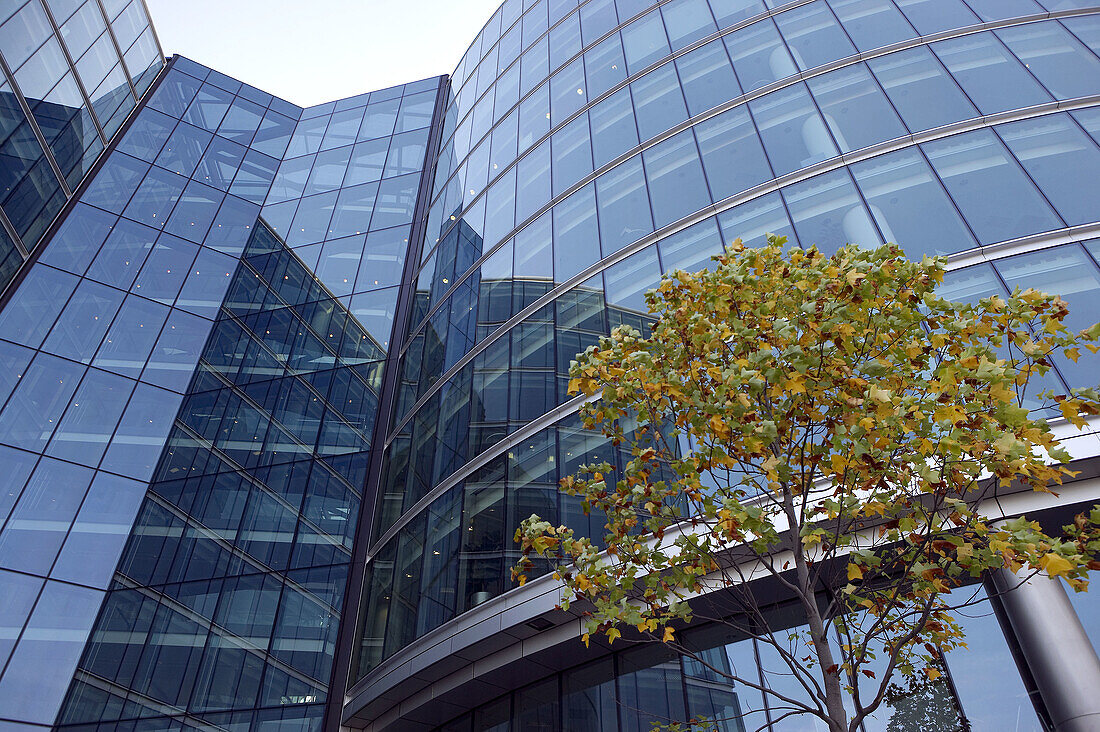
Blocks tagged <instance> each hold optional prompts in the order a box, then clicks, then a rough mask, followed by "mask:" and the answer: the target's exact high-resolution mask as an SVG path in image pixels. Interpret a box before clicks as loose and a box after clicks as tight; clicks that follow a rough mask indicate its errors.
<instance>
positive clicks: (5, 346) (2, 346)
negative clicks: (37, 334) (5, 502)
mask: <svg viewBox="0 0 1100 732" xmlns="http://www.w3.org/2000/svg"><path fill="white" fill-rule="evenodd" d="M33 357H34V351H32V350H30V349H28V348H23V347H22V346H17V345H15V344H14V343H7V342H5V341H0V404H2V403H3V402H6V401H7V400H8V397H9V396H11V392H12V390H13V389H15V387H16V386H17V385H18V384H19V380H20V379H22V378H23V372H24V371H26V369H27V364H29V363H30V362H31V358H33ZM0 520H2V517H0Z"/></svg>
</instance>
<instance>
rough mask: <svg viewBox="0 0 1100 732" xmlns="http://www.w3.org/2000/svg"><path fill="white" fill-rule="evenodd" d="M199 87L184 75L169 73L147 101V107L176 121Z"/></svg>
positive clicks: (196, 82) (181, 115)
mask: <svg viewBox="0 0 1100 732" xmlns="http://www.w3.org/2000/svg"><path fill="white" fill-rule="evenodd" d="M200 86H202V85H201V84H200V83H199V82H198V81H196V80H195V79H192V78H191V77H190V76H188V75H186V74H181V73H179V72H172V73H169V74H168V76H166V77H165V78H164V81H163V82H161V85H160V86H159V87H157V91H156V93H155V94H153V97H152V99H150V100H149V106H150V107H152V108H153V109H159V110H160V111H162V112H164V113H165V114H167V115H170V116H172V117H175V118H177V119H178V118H180V117H183V113H184V112H185V111H186V110H187V106H188V105H189V104H191V100H192V99H194V98H195V94H196V93H197V92H198V91H199V87H200Z"/></svg>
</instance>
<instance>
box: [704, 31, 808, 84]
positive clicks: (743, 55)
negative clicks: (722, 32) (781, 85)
mask: <svg viewBox="0 0 1100 732" xmlns="http://www.w3.org/2000/svg"><path fill="white" fill-rule="evenodd" d="M723 40H724V41H725V44H726V49H727V50H728V51H729V54H730V58H731V59H733V68H734V70H736V71H737V78H738V79H739V80H740V81H741V88H742V89H744V90H745V91H752V90H753V89H758V88H760V87H762V86H764V85H765V84H770V83H771V82H773V81H777V80H779V79H782V78H784V77H787V76H790V75H791V74H795V73H797V72H798V69H797V68H795V65H794V61H792V60H791V55H790V54H789V53H788V52H787V48H786V46H784V45H783V41H782V40H781V39H780V38H779V33H778V31H776V29H775V24H774V23H773V22H772V21H770V20H763V21H760V22H758V23H753V24H752V25H750V26H748V27H747V28H742V29H741V30H739V31H736V32H734V33H731V34H730V35H728V36H724V38H723Z"/></svg>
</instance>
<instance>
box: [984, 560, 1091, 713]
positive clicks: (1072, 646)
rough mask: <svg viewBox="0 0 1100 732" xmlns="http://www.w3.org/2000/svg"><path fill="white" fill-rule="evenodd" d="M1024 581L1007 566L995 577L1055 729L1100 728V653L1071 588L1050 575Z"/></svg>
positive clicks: (1011, 623)
mask: <svg viewBox="0 0 1100 732" xmlns="http://www.w3.org/2000/svg"><path fill="white" fill-rule="evenodd" d="M1020 580H1021V578H1020V577H1017V576H1016V575H1014V574H1013V573H1011V572H1009V571H1008V570H1006V569H1001V570H997V571H996V572H994V573H993V576H992V581H993V586H994V587H995V588H996V589H997V591H998V592H999V593H1003V594H1001V595H1000V601H1001V604H1002V606H1003V607H1004V610H1005V614H1006V615H1007V617H1008V622H1009V624H1010V625H1011V626H1012V628H1011V629H1012V633H1013V634H1014V635H1015V638H1016V642H1017V644H1018V645H1019V648H1020V652H1021V655H1022V656H1023V658H1024V660H1025V661H1026V663H1027V666H1028V670H1029V671H1030V672H1031V675H1032V677H1033V678H1034V679H1035V685H1036V687H1037V688H1038V692H1039V696H1040V697H1041V698H1042V700H1043V704H1044V705H1045V706H1046V709H1047V712H1048V713H1049V714H1050V717H1051V720H1052V721H1053V723H1054V729H1055V732H1095V731H1096V730H1100V658H1097V655H1096V651H1095V649H1093V647H1092V643H1090V642H1089V638H1088V635H1086V633H1085V629H1084V628H1083V627H1082V626H1081V621H1080V619H1078V617H1077V613H1076V612H1074V609H1073V605H1071V604H1070V601H1069V596H1068V595H1067V594H1066V589H1065V587H1063V586H1062V582H1061V580H1057V579H1054V580H1052V579H1049V578H1047V577H1033V578H1032V579H1030V580H1028V581H1027V582H1025V583H1023V584H1022V585H1020ZM1017 585H1019V586H1017Z"/></svg>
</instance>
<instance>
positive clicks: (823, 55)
mask: <svg viewBox="0 0 1100 732" xmlns="http://www.w3.org/2000/svg"><path fill="white" fill-rule="evenodd" d="M775 22H776V24H777V25H778V26H779V32H780V33H782V34H783V38H784V39H786V41H787V45H788V46H789V47H790V49H791V54H792V55H793V56H794V60H795V61H796V62H797V63H798V66H799V68H801V69H803V70H805V69H811V68H813V67H815V66H820V65H821V64H823V63H827V62H829V61H833V60H834V59H838V58H844V57H845V56H850V55H851V54H853V53H855V51H856V49H855V47H854V46H852V42H851V41H850V40H848V34H847V33H845V32H844V30H843V29H842V28H841V27H840V24H839V23H837V21H836V18H834V17H833V14H832V12H831V11H830V10H829V7H828V6H827V5H825V4H824V3H811V4H809V5H803V6H802V7H800V8H795V9H794V10H788V11H787V12H785V13H780V14H779V15H777V16H776V18H775Z"/></svg>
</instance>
